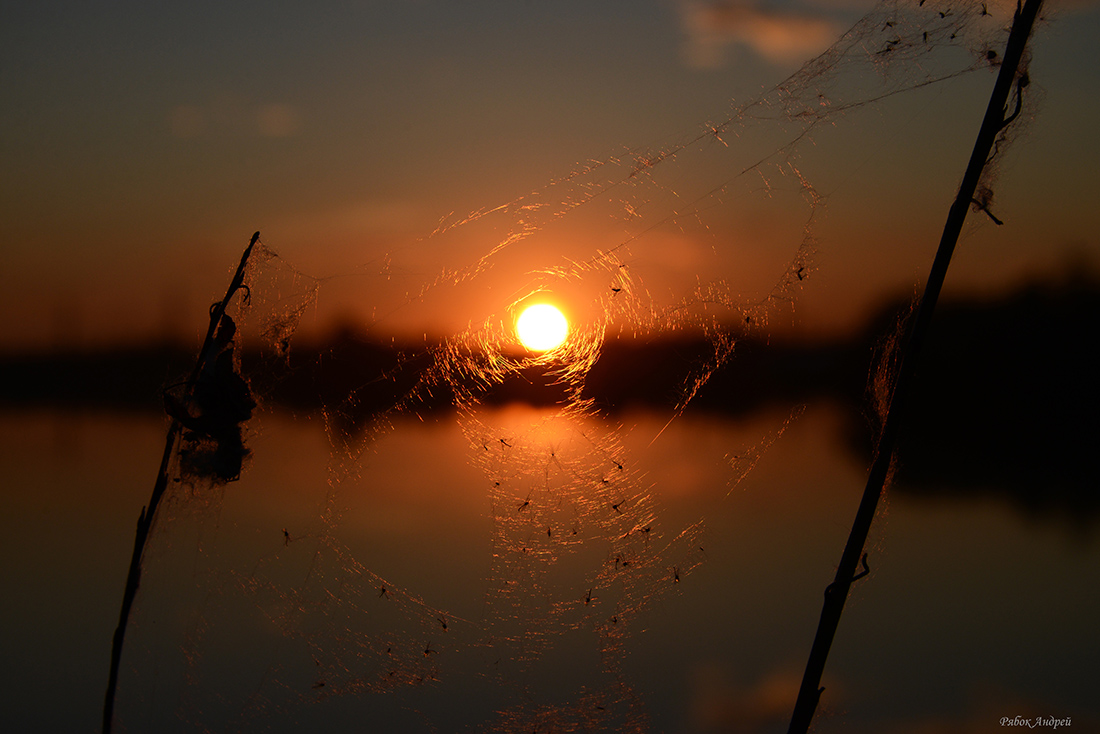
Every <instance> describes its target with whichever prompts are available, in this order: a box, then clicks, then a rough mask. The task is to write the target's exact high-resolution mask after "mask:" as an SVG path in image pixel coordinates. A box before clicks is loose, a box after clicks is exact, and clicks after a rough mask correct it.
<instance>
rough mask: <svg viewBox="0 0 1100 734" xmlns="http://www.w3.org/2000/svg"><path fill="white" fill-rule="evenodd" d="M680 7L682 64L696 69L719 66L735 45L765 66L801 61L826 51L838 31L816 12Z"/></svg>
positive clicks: (739, 0) (736, 2) (689, 0)
mask: <svg viewBox="0 0 1100 734" xmlns="http://www.w3.org/2000/svg"><path fill="white" fill-rule="evenodd" d="M680 7H681V19H682V22H683V25H684V30H685V32H686V34H687V46H686V55H687V62H688V63H689V64H691V65H692V66H696V67H699V68H715V67H719V66H722V65H723V64H724V63H725V56H726V51H727V48H728V47H729V46H731V45H735V44H739V45H743V46H746V47H748V48H750V49H752V50H753V51H755V52H756V53H758V54H760V55H761V56H762V57H764V58H765V59H767V60H768V61H773V62H776V63H790V62H793V61H802V60H805V59H806V58H808V57H810V56H813V55H815V54H817V53H820V52H821V51H823V50H825V49H826V48H828V46H829V44H831V43H832V42H833V41H835V40H836V38H837V36H839V35H840V33H841V31H842V30H843V29H842V28H841V27H840V26H839V25H838V24H837V23H836V22H835V21H833V20H831V19H830V18H828V17H826V16H825V15H823V14H822V12H821V11H820V10H811V9H801V10H779V9H775V8H770V7H766V6H763V5H759V4H757V3H755V2H754V1H753V0H685V2H683V3H682V4H681V6H680Z"/></svg>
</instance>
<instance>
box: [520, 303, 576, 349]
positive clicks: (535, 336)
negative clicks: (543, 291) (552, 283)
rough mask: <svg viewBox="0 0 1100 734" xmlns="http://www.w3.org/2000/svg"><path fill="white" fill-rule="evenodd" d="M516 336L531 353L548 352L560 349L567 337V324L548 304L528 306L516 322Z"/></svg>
mask: <svg viewBox="0 0 1100 734" xmlns="http://www.w3.org/2000/svg"><path fill="white" fill-rule="evenodd" d="M516 334H518V335H519V340H520V342H521V343H522V344H523V346H525V347H527V348H528V349H530V350H531V351H532V352H548V351H550V350H551V349H556V348H557V347H560V346H561V344H562V342H564V341H565V337H566V336H568V335H569V322H568V321H566V320H565V316H563V315H562V312H561V311H559V310H558V309H556V308H554V307H553V306H551V305H550V304H549V303H539V304H537V305H534V306H528V307H527V308H526V309H524V311H523V313H522V314H520V317H519V318H518V319H517V320H516Z"/></svg>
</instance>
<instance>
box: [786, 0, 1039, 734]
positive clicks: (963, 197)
mask: <svg viewBox="0 0 1100 734" xmlns="http://www.w3.org/2000/svg"><path fill="white" fill-rule="evenodd" d="M1041 5H1042V0H1026V2H1024V3H1023V6H1022V7H1021V6H1020V5H1019V3H1018V4H1017V6H1016V15H1015V18H1014V20H1013V23H1012V30H1011V31H1010V32H1009V36H1008V44H1007V46H1006V47H1005V53H1004V58H1003V59H1002V60H1001V69H1000V73H999V74H998V75H997V81H996V83H995V84H994V86H993V92H992V94H991V95H990V98H989V105H988V106H987V107H986V111H985V118H984V119H983V120H982V126H981V128H980V130H979V131H978V137H977V140H976V141H975V142H974V150H973V152H972V153H971V155H970V162H969V164H968V165H967V167H966V173H965V174H964V175H963V180H962V183H961V184H960V186H959V193H958V195H957V196H956V197H955V201H954V203H953V204H952V205H951V209H950V210H949V212H948V215H947V222H946V223H945V225H944V229H943V235H942V237H941V238H940V244H939V249H938V250H937V251H936V257H935V259H934V260H933V262H932V269H931V272H930V273H929V275H928V282H927V283H926V284H925V287H924V294H923V295H922V296H921V300H920V305H919V306H918V308H917V313H916V317H915V318H914V320H913V322H912V326H911V328H910V329H909V330H908V335H907V337H906V342H905V346H904V348H903V349H902V352H901V363H900V365H899V368H898V373H897V378H896V382H895V384H894V390H893V394H892V395H891V398H890V405H889V408H888V410H887V413H886V418H885V421H884V423H883V426H882V432H881V434H880V436H879V440H878V446H877V447H876V450H875V458H874V460H873V462H872V464H871V471H870V473H869V474H868V477H867V485H866V487H865V488H864V490H863V498H862V499H861V500H860V503H859V509H858V510H857V511H856V517H855V520H854V522H853V523H852V530H851V533H850V534H849V536H848V542H847V544H846V545H845V546H844V553H843V554H842V555H841V558H840V565H839V566H838V567H837V570H836V577H835V578H834V580H833V583H831V584H829V586H828V587H826V589H825V602H824V606H823V607H822V610H821V619H820V621H819V622H818V627H817V634H816V635H815V637H814V642H813V647H812V648H811V649H810V657H809V659H808V660H807V662H806V671H805V673H804V674H803V677H802V685H801V687H800V688H799V691H798V699H797V700H796V702H795V706H794V711H793V713H792V714H791V723H790V727H789V728H788V729H787V732H788V734H804V732H806V731H807V730H808V729H809V727H810V723H811V721H812V720H813V717H814V712H815V711H816V710H817V704H818V701H819V700H820V698H821V693H822V691H824V690H825V689H824V688H822V687H821V676H822V673H823V672H824V670H825V660H826V658H828V656H829V648H830V647H831V646H832V642H833V637H834V635H835V634H836V630H837V626H838V625H839V624H840V616H841V614H842V613H843V611H844V602H845V601H846V600H847V598H848V591H849V589H850V588H851V585H852V582H853V581H854V580H856V579H858V578H861V577H862V576H864V575H866V573H867V572H868V569H867V555H866V553H864V551H863V548H864V545H865V544H866V542H867V534H868V532H869V531H870V529H871V522H872V520H873V519H874V516H875V508H876V507H877V506H878V500H879V497H880V496H881V495H882V491H883V487H884V485H885V483H886V477H887V475H888V474H889V471H890V464H891V462H892V461H893V457H894V450H895V448H896V444H897V437H898V430H899V426H900V425H901V421H902V416H903V413H904V410H905V408H906V403H907V400H908V398H909V395H910V392H911V390H912V385H913V381H914V376H915V373H916V369H917V362H918V358H919V355H920V352H921V348H922V346H923V344H924V341H925V337H926V335H927V332H928V328H929V324H930V323H931V320H932V313H933V311H934V310H935V308H936V301H937V300H938V299H939V294H940V290H941V289H942V287H943V282H944V278H945V277H946V275H947V268H948V265H949V264H950V262H951V256H952V254H953V253H954V251H955V245H956V243H957V242H958V239H959V234H960V233H961V232H962V227H963V223H964V221H965V220H966V214H967V211H968V210H969V209H970V207H971V206H972V205H974V206H977V207H978V208H979V209H982V210H984V211H986V213H987V214H989V212H988V210H986V209H985V202H981V201H978V200H976V199H975V198H974V197H975V193H976V191H977V187H978V182H979V180H980V179H981V175H982V171H983V170H984V169H985V166H986V164H987V163H988V162H989V159H990V153H991V152H992V150H993V146H994V144H995V143H996V140H997V136H998V134H999V133H1000V132H1001V130H1003V129H1004V128H1005V127H1006V126H1007V125H1008V124H1009V123H1011V122H1012V121H1013V120H1014V119H1015V118H1016V116H1017V115H1018V114H1019V111H1020V105H1021V103H1022V95H1023V90H1024V87H1026V86H1027V76H1026V74H1025V75H1021V76H1020V77H1019V78H1017V72H1018V70H1019V66H1020V61H1021V59H1022V58H1023V54H1024V49H1025V48H1026V46H1027V41H1028V38H1029V37H1030V36H1031V29H1032V27H1033V25H1034V23H1035V19H1036V18H1037V17H1038V15H1039V8H1040V6H1041ZM990 53H992V52H990ZM995 59H996V56H995V55H994V56H991V57H990V60H991V61H992V60H995ZM1013 84H1015V85H1016V94H1017V98H1016V107H1015V110H1014V111H1013V112H1012V113H1011V114H1010V113H1009V112H1008V107H1007V105H1008V99H1009V95H1010V94H1011V92H1012V87H1013ZM989 216H990V217H991V218H993V221H995V222H997V223H998V224H1000V221H999V220H997V219H996V218H994V217H993V216H992V214H989ZM861 556H862V559H863V569H864V570H863V572H862V573H860V574H858V575H857V574H856V566H857V563H859V561H860V557H861Z"/></svg>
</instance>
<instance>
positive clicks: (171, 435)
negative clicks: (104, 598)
mask: <svg viewBox="0 0 1100 734" xmlns="http://www.w3.org/2000/svg"><path fill="white" fill-rule="evenodd" d="M259 240H260V233H259V232H256V233H255V234H253V235H252V240H251V241H250V242H249V243H248V247H247V248H245V251H244V254H243V255H242V256H241V262H240V264H239V265H238V266H237V272H236V273H234V275H233V280H231V281H230V283H229V289H228V290H226V292H225V298H223V299H222V300H221V301H219V302H218V303H215V304H214V306H213V307H212V308H211V309H210V325H209V327H208V328H207V330H206V338H205V339H204V340H203V343H202V348H201V349H200V350H199V356H198V359H197V361H196V362H195V368H194V369H193V370H192V371H191V375H190V376H189V377H188V378H187V382H186V383H185V385H184V393H183V394H184V398H185V399H186V398H187V397H189V396H190V395H191V393H192V392H193V390H194V388H195V384H196V383H197V382H198V379H199V375H200V374H202V371H203V368H204V367H205V366H206V364H207V363H208V362H209V361H210V360H211V359H212V358H213V357H216V356H217V354H216V352H217V351H218V346H219V345H218V344H217V340H216V339H215V335H216V334H217V333H218V330H219V328H220V327H221V325H222V319H223V318H224V317H225V311H226V308H228V307H229V302H230V300H231V299H232V298H233V296H234V295H235V294H236V293H237V291H238V290H240V289H241V287H242V286H243V285H244V271H245V267H246V266H247V265H248V258H249V256H250V255H251V254H252V248H253V247H254V246H255V245H256V243H257V242H258V241H259ZM182 432H183V424H182V423H180V421H179V419H178V418H175V417H173V418H172V422H171V424H170V425H169V427H168V435H167V437H166V439H165V441H164V454H163V455H162V457H161V460H160V471H159V472H158V473H157V480H156V483H155V484H154V485H153V494H152V496H150V498H149V504H148V505H146V506H145V507H142V508H141V515H140V516H138V522H137V533H136V534H135V536H134V553H133V555H132V556H131V558H130V571H129V574H128V575H127V577H126V588H125V590H124V591H123V592H122V610H121V612H120V613H119V619H118V627H116V628H115V634H114V640H113V642H112V644H111V670H110V673H109V675H108V678H107V694H106V696H105V698H104V702H103V729H102V731H103V734H110V731H111V726H112V724H113V723H114V708H115V691H116V688H117V686H118V669H119V664H120V662H121V661H122V645H123V642H124V641H125V638H126V625H127V623H128V622H129V620H130V609H131V607H133V604H134V598H135V597H136V596H137V591H138V586H139V585H140V584H141V562H142V556H143V555H144V553H145V544H146V543H147V542H148V540H149V532H150V531H151V530H152V528H153V523H154V522H155V521H156V517H157V507H158V506H159V505H160V501H161V498H162V497H163V496H164V491H165V490H166V489H167V488H168V472H169V470H170V468H171V463H172V456H173V453H174V452H175V449H176V443H177V442H178V441H179V438H180V435H181V433H182Z"/></svg>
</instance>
